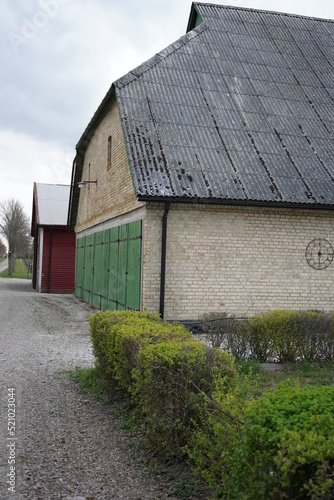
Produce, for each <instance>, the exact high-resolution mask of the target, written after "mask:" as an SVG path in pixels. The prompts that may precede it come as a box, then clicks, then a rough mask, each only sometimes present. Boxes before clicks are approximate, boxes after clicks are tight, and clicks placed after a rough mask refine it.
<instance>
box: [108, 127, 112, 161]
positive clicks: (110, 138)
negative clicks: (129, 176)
mask: <svg viewBox="0 0 334 500" xmlns="http://www.w3.org/2000/svg"><path fill="white" fill-rule="evenodd" d="M111 152H112V137H111V135H109V137H108V164H107V168H108V169H109V168H110V167H111Z"/></svg>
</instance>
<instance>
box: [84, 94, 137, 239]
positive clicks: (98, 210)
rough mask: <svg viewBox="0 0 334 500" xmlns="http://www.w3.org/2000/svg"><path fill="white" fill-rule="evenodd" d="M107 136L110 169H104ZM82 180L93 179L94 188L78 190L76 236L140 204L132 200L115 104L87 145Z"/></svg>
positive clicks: (131, 188) (133, 195) (130, 178)
mask: <svg viewBox="0 0 334 500" xmlns="http://www.w3.org/2000/svg"><path fill="white" fill-rule="evenodd" d="M109 136H111V137H112V157H111V165H110V168H108V137H109ZM89 164H90V169H89ZM89 170H90V172H89ZM82 179H83V180H88V179H90V180H96V179H97V185H95V184H91V185H87V186H86V187H85V188H83V189H81V190H80V200H79V208H78V217H77V225H76V228H75V230H76V232H77V233H78V232H81V231H83V230H85V229H87V228H89V227H91V226H95V225H97V224H100V223H102V222H105V221H106V220H109V219H112V218H114V217H118V216H120V215H123V214H125V213H127V212H130V211H132V210H135V209H137V208H139V207H141V206H143V205H144V204H143V203H138V202H137V201H136V198H135V192H134V188H133V182H132V177H131V173H130V169H129V164H128V159H127V154H126V149H125V143H124V138H123V131H122V125H121V120H120V116H119V110H118V106H117V102H116V101H114V102H113V104H112V105H111V108H110V110H109V111H108V113H107V114H106V116H105V117H104V118H103V120H102V121H101V122H100V124H99V126H98V128H97V129H96V131H95V133H94V136H93V138H92V139H91V141H90V143H89V145H88V148H87V150H86V154H85V159H84V167H83V173H82Z"/></svg>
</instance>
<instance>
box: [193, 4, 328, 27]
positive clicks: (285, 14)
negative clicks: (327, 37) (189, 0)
mask: <svg viewBox="0 0 334 500" xmlns="http://www.w3.org/2000/svg"><path fill="white" fill-rule="evenodd" d="M193 4H194V5H204V6H206V7H218V8H220V9H231V10H243V11H247V12H262V13H263V14H276V15H280V16H289V17H298V18H302V19H313V20H315V21H323V22H331V23H334V19H328V18H325V17H314V16H306V15H305V14H292V13H291V12H280V11H278V10H265V9H254V7H238V6H236V5H223V4H216V3H210V2H193Z"/></svg>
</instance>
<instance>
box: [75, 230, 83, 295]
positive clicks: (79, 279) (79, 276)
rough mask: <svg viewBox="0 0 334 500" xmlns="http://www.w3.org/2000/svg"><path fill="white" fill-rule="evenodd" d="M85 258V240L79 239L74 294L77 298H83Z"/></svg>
mask: <svg viewBox="0 0 334 500" xmlns="http://www.w3.org/2000/svg"><path fill="white" fill-rule="evenodd" d="M84 258H85V238H78V239H77V241H76V252H75V288H74V294H75V296H76V297H79V298H82V290H83V271H84V269H83V268H84Z"/></svg>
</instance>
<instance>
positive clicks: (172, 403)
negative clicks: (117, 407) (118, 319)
mask: <svg viewBox="0 0 334 500" xmlns="http://www.w3.org/2000/svg"><path fill="white" fill-rule="evenodd" d="M235 375H236V371H235V368H234V359H233V358H232V356H231V355H229V354H228V353H225V352H222V351H219V350H217V349H213V348H210V347H208V346H206V345H204V344H202V343H199V342H198V341H196V340H186V341H183V342H175V341H169V342H162V343H159V344H156V345H148V346H147V347H145V348H144V349H141V350H140V353H139V357H138V363H137V368H136V369H135V370H134V372H133V377H134V380H135V383H134V386H133V391H132V393H133V395H134V396H135V401H136V403H137V404H138V405H139V407H140V409H141V411H142V413H144V414H145V415H146V416H147V417H146V418H147V431H148V432H147V436H148V438H149V440H150V442H151V444H153V445H154V447H155V449H156V450H158V451H159V452H160V454H163V455H166V451H167V450H168V453H170V454H171V455H173V456H174V457H175V456H178V455H180V454H182V453H183V450H182V447H183V446H185V445H186V444H187V442H188V440H189V438H190V436H191V434H192V431H193V429H194V428H195V426H196V424H197V423H198V421H199V418H200V413H201V406H202V404H203V394H202V393H201V392H199V390H201V391H204V392H205V393H206V394H211V392H212V389H213V386H214V380H215V379H216V378H217V377H218V376H219V377H222V376H224V377H226V381H228V382H227V383H230V382H231V380H233V377H235Z"/></svg>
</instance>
